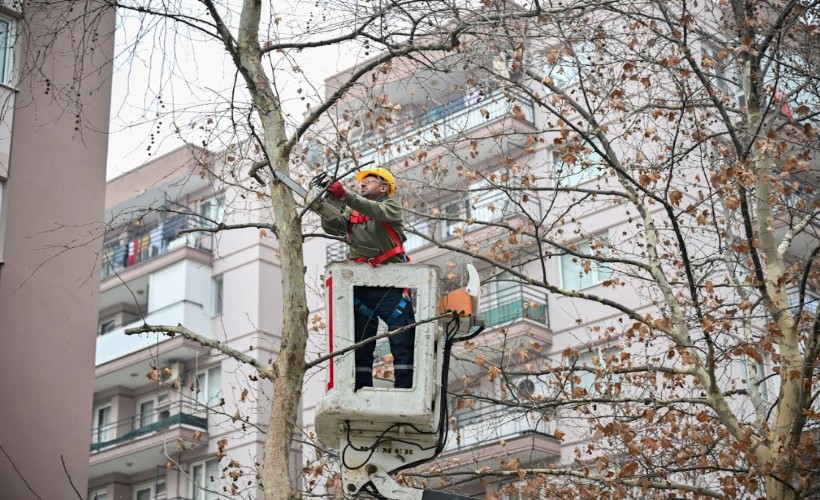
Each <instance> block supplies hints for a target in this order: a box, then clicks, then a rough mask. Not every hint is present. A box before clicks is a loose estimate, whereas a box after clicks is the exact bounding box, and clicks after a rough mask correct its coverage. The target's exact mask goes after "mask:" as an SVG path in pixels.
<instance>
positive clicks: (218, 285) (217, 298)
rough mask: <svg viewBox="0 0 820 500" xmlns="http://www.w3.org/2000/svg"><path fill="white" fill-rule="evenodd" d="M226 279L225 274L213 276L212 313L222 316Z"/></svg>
mask: <svg viewBox="0 0 820 500" xmlns="http://www.w3.org/2000/svg"><path fill="white" fill-rule="evenodd" d="M224 290H225V280H224V275H222V274H220V275H219V276H212V277H211V315H212V316H221V315H222V311H223V307H224V306H225V304H224V302H223V300H224V297H225V294H224Z"/></svg>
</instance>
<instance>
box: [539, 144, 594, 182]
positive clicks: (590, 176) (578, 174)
mask: <svg viewBox="0 0 820 500" xmlns="http://www.w3.org/2000/svg"><path fill="white" fill-rule="evenodd" d="M583 142H584V146H583V148H584V149H587V148H588V149H589V152H586V151H584V152H583V153H582V155H580V156H579V158H578V159H577V160H576V162H575V164H573V165H567V164H566V163H564V161H563V160H562V159H561V155H560V153H559V151H556V150H554V149H553V150H552V165H551V167H550V169H551V171H552V175H553V177H554V180H555V185H556V186H560V187H563V188H573V187H578V186H581V185H583V184H586V183H587V182H591V181H594V180H595V179H598V178H600V177H601V176H602V175H604V173H605V169H604V168H603V165H604V157H603V156H601V155H600V154H599V153H598V152H597V151H596V150H595V148H596V147H597V148H598V149H600V148H601V144H600V142H598V141H597V140H593V141H591V143H590V141H586V140H583ZM593 146H594V147H593ZM585 162H588V163H590V164H589V165H588V166H584V165H583V164H584V163H585ZM559 168H561V169H563V170H566V172H562V174H561V175H560V176H559V173H558V170H559Z"/></svg>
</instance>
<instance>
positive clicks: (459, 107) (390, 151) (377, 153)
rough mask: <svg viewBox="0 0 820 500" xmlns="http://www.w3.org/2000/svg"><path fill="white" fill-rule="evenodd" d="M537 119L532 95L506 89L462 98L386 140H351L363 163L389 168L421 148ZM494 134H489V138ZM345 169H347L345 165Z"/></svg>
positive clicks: (404, 124)
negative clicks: (512, 122) (504, 124)
mask: <svg viewBox="0 0 820 500" xmlns="http://www.w3.org/2000/svg"><path fill="white" fill-rule="evenodd" d="M533 117H534V112H533V102H532V99H531V98H530V97H529V96H525V95H520V94H517V93H511V92H507V91H504V90H497V91H495V92H493V93H491V94H489V95H487V96H484V97H479V96H478V95H474V96H460V97H458V98H456V99H453V100H452V101H450V102H448V103H445V104H441V105H439V106H436V107H434V108H432V109H430V110H427V111H425V112H424V113H420V114H417V115H415V116H411V117H409V118H407V119H405V120H402V121H401V122H399V123H397V124H396V126H395V128H393V129H392V130H393V132H391V133H390V135H389V136H388V137H387V138H386V139H387V140H386V141H385V137H383V136H381V135H379V134H376V133H372V132H370V133H366V134H365V135H364V136H363V137H360V138H357V139H355V140H353V141H351V149H353V150H354V151H355V152H356V154H357V157H358V160H359V163H365V162H369V161H373V162H374V163H375V164H376V165H387V164H389V163H391V162H395V161H396V160H399V159H401V158H403V157H405V156H407V155H409V154H411V153H414V152H415V151H417V150H419V149H422V148H423V149H433V148H435V147H436V146H439V145H440V144H442V143H445V142H447V141H448V140H452V139H456V138H458V137H459V136H464V135H465V134H467V133H469V132H471V131H474V130H477V129H480V128H483V127H487V126H488V125H491V124H493V123H498V122H499V121H501V120H505V119H512V120H517V121H519V122H523V123H525V124H527V126H528V127H530V126H532V124H533V119H534V118H533ZM502 129H504V130H507V129H508V127H502ZM492 135H493V134H488V137H490V136H492ZM462 138H463V137H462ZM486 153H487V154H488V155H489V154H498V153H499V152H498V151H496V152H494V153H491V152H490V151H487V152H486ZM473 160H477V158H475V157H474V158H473ZM348 161H349V160H348ZM342 168H343V169H345V168H347V167H346V166H344V165H343V166H342Z"/></svg>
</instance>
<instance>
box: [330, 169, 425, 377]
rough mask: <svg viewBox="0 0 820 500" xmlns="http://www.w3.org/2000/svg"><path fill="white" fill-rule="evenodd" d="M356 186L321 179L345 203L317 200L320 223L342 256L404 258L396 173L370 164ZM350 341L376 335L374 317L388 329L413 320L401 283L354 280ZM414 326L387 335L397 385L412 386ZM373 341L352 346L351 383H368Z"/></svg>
mask: <svg viewBox="0 0 820 500" xmlns="http://www.w3.org/2000/svg"><path fill="white" fill-rule="evenodd" d="M356 180H357V181H358V182H359V192H358V193H354V192H353V191H351V190H348V189H346V188H345V186H344V185H343V184H342V183H341V182H340V181H338V180H335V181H334V180H330V181H326V182H325V187H326V188H327V192H328V194H329V196H330V197H332V198H335V199H336V200H338V201H339V202H341V203H342V204H344V205H345V206H344V207H343V208H342V210H341V212H339V211H338V210H336V209H335V208H332V207H329V205H328V204H324V203H323V204H319V205H318V206H317V212H318V213H319V216H320V217H321V219H322V228H323V229H324V230H325V232H327V233H328V234H331V235H334V236H342V237H344V238H345V240H346V241H347V244H348V246H349V252H348V257H349V258H351V259H352V260H354V261H355V262H362V263H364V262H366V263H368V264H370V265H371V266H374V267H378V266H379V265H382V264H388V263H390V264H392V263H401V262H409V259H408V257H407V255H406V254H405V251H404V245H403V244H404V241H405V240H406V239H407V238H406V237H405V236H404V229H403V227H404V225H403V222H402V209H401V205H400V204H399V202H398V201H397V200H396V199H395V198H394V197H393V196H394V195H395V194H396V179H395V177H393V174H391V173H390V172H389V171H388V170H386V169H384V168H370V169H366V170H361V171H359V172H357V173H356ZM353 296H354V297H353V303H354V307H355V311H354V328H355V341H356V342H360V341H362V340H364V339H369V338H372V337H374V336H375V335H376V332H377V330H378V326H379V319H381V320H382V321H384V322H385V323H386V324H387V328H388V330H390V331H392V330H396V329H398V328H401V327H403V326H406V325H410V324H413V323H415V321H416V320H415V316H414V313H413V304H412V301H411V299H410V293H409V291H408V290H407V289H402V288H388V287H372V286H357V287H354V291H353ZM415 337H416V331H415V328H409V329H407V330H406V331H404V332H402V333H399V334H396V335H393V336H391V337H390V338H389V340H390V352H391V353H392V354H393V370H394V372H395V377H396V384H395V387H396V388H398V389H404V388H411V387H412V386H413V344H414V343H415ZM375 348H376V342H371V343H368V344H367V345H365V346H362V347H360V348H359V349H356V353H355V355H356V387H355V389H356V390H358V389H360V388H362V387H372V386H373V352H374V350H375Z"/></svg>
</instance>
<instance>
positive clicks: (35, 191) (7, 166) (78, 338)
mask: <svg viewBox="0 0 820 500" xmlns="http://www.w3.org/2000/svg"><path fill="white" fill-rule="evenodd" d="M69 7H70V6H69V5H54V4H53V2H52V3H51V5H49V2H38V1H35V2H26V5H25V9H24V10H22V4H21V3H20V2H15V3H11V2H3V4H2V6H0V337H1V338H2V341H3V348H2V349H0V366H2V376H3V383H2V384H0V395H2V399H3V401H4V403H3V404H2V405H0V421H2V422H3V425H2V429H0V446H2V450H3V459H2V460H0V483H2V494H1V495H0V496H3V498H33V495H38V497H39V498H69V497H71V496H72V495H74V489H75V488H76V489H79V490H85V488H86V486H87V484H88V473H87V464H88V446H89V443H90V436H89V435H88V432H87V429H88V419H89V416H90V411H91V386H92V383H93V361H92V358H93V352H94V342H95V338H94V337H95V336H94V335H93V331H94V329H95V326H96V325H95V320H94V317H95V316H96V310H97V302H98V297H99V295H98V294H99V275H98V269H99V248H100V241H99V239H98V238H97V236H98V233H97V232H96V231H97V230H98V229H99V227H96V226H95V225H94V224H95V221H99V216H100V213H101V212H102V209H103V200H104V197H105V167H106V155H107V147H108V135H107V131H108V118H109V109H110V99H111V74H112V65H111V60H112V57H113V50H114V36H113V31H114V11H113V8H110V7H109V6H106V5H103V2H88V3H85V4H82V5H80V4H75V5H74V10H73V11H69V10H68V9H69ZM89 13H92V14H93V17H92V16H91V15H90V16H89V18H88V19H85V20H84V21H83V22H79V23H78V22H77V21H78V20H80V19H82V17H83V16H84V15H85V14H89ZM83 48H84V49H86V50H85V51H84V50H83ZM89 49H90V51H89ZM77 67H83V68H84V69H85V70H86V71H85V72H83V73H82V75H83V76H82V77H81V78H79V79H78V73H77V72H75V71H74V70H75V69H76V68H77ZM68 88H73V89H74V90H73V91H71V92H67V89H68Z"/></svg>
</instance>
